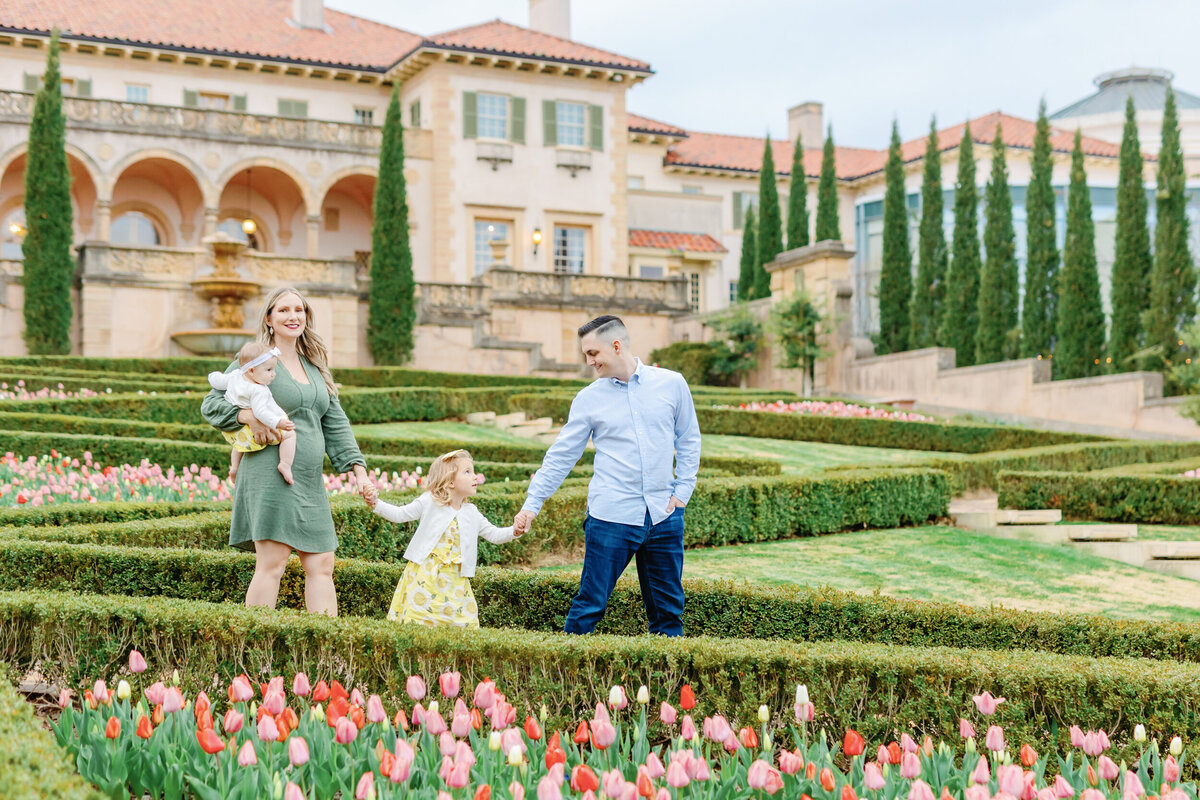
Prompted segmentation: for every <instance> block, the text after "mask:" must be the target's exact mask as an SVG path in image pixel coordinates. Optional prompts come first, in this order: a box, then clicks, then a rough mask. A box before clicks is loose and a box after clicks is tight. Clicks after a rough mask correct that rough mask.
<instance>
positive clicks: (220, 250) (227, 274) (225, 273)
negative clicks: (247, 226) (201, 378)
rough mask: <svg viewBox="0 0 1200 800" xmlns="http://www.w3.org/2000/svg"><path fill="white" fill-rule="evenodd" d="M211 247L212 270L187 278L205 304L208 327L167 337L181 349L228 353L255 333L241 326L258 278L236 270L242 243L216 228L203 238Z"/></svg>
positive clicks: (205, 353)
mask: <svg viewBox="0 0 1200 800" xmlns="http://www.w3.org/2000/svg"><path fill="white" fill-rule="evenodd" d="M204 242H205V244H207V245H208V246H209V249H210V250H211V251H212V264H213V270H212V272H211V273H210V274H208V275H205V276H203V277H200V278H197V279H196V280H194V281H192V282H191V286H192V291H194V292H195V293H196V294H198V295H199V296H200V297H201V299H203V300H205V301H207V302H208V304H209V319H210V320H211V321H212V327H211V328H201V329H198V330H191V331H180V332H179V333H173V334H171V339H172V340H173V341H174V342H175V343H176V344H178V345H179V346H180V347H182V348H184V349H185V350H187V351H189V352H191V353H195V354H196V355H201V356H218V355H225V356H232V355H233V354H234V353H236V352H237V351H238V350H240V349H241V347H242V345H244V344H245V343H246V342H248V341H250V340H251V339H253V338H254V337H255V336H256V332H255V331H253V330H249V329H247V328H246V327H245V324H246V313H245V310H244V309H243V305H244V304H245V302H246V301H247V300H249V299H251V298H253V297H257V296H258V294H259V292H261V291H262V284H261V283H259V282H258V281H254V280H249V279H247V278H243V277H241V276H240V275H239V274H238V265H239V264H240V263H241V260H242V251H243V250H245V248H246V245H245V243H244V242H240V241H238V240H237V239H234V238H233V237H231V236H229V235H228V234H226V233H224V232H221V231H218V232H217V233H216V234H215V235H213V236H211V237H209V238H207V239H205V240H204Z"/></svg>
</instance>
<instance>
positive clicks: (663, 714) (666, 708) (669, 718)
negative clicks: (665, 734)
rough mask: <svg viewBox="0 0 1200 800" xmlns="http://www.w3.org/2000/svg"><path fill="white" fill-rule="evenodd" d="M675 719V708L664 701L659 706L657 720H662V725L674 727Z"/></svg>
mask: <svg viewBox="0 0 1200 800" xmlns="http://www.w3.org/2000/svg"><path fill="white" fill-rule="evenodd" d="M676 717H677V713H676V711H675V706H673V705H671V704H670V703H668V702H665V701H664V702H663V704H662V705H661V706H659V709H658V718H659V719H660V720H662V724H663V725H674V724H675V719H676Z"/></svg>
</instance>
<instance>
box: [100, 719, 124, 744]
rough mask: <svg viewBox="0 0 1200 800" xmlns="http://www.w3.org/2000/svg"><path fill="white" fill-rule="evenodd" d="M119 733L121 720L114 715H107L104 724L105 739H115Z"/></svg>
mask: <svg viewBox="0 0 1200 800" xmlns="http://www.w3.org/2000/svg"><path fill="white" fill-rule="evenodd" d="M120 735H121V720H119V719H117V718H116V717H109V718H108V724H107V725H105V726H104V736H105V738H106V739H115V738H117V737H118V736H120Z"/></svg>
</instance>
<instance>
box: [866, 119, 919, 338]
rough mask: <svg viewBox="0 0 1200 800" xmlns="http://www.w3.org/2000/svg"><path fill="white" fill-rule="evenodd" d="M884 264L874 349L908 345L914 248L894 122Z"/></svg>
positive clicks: (885, 197) (885, 209)
mask: <svg viewBox="0 0 1200 800" xmlns="http://www.w3.org/2000/svg"><path fill="white" fill-rule="evenodd" d="M884 175H885V182H886V186H887V188H886V189H885V190H884V194H883V266H882V268H881V272H880V275H879V335H878V336H877V337H876V338H875V352H876V353H879V354H880V355H884V354H886V353H898V352H900V351H902V350H905V349H907V348H908V338H909V327H908V326H909V301H910V300H911V299H912V251H911V250H910V249H909V247H908V192H907V191H906V189H905V186H904V162H903V161H902V160H901V158H900V127H899V125H898V124H897V123H896V122H895V121H894V120H893V121H892V143H891V146H890V147H889V148H888V158H887V166H886V167H885V168H884Z"/></svg>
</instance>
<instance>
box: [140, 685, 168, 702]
mask: <svg viewBox="0 0 1200 800" xmlns="http://www.w3.org/2000/svg"><path fill="white" fill-rule="evenodd" d="M144 694H145V695H146V702H147V703H149V704H150V705H151V706H156V705H158V704H159V703H161V702H163V699H164V698H165V697H166V696H167V687H166V686H164V685H163V682H162V681H155V682H154V683H152V684H151V685H150V686H148V687H147V688H146V691H145V692H144Z"/></svg>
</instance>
